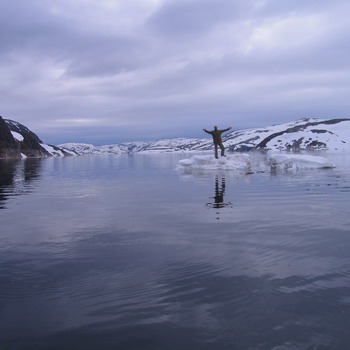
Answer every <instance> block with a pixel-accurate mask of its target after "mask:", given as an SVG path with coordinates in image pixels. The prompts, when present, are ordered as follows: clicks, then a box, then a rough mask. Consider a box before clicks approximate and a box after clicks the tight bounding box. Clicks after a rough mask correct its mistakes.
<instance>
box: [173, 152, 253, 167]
mask: <svg viewBox="0 0 350 350" xmlns="http://www.w3.org/2000/svg"><path fill="white" fill-rule="evenodd" d="M181 168H182V169H206V170H217V169H221V170H248V169H249V168H250V156H249V155H248V154H234V155H230V156H227V157H220V158H219V159H215V158H214V157H213V156H211V155H210V156H208V155H205V156H193V157H191V158H189V159H182V160H180V161H179V162H178V169H181Z"/></svg>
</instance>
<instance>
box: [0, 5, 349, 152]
mask: <svg viewBox="0 0 350 350" xmlns="http://www.w3.org/2000/svg"><path fill="white" fill-rule="evenodd" d="M349 13H350V1H348V0H332V1H326V0H51V1H50V0H30V1H28V0H1V1H0V62H1V64H0V107H1V108H0V115H1V116H2V117H3V118H8V119H13V120H16V121H18V122H20V123H22V124H24V125H26V126H27V127H29V128H30V129H31V130H32V131H34V132H35V133H37V134H38V135H39V136H40V137H41V138H42V139H43V141H44V142H46V143H51V144H60V143H63V142H87V143H93V144H96V145H99V144H108V143H118V142H124V141H137V140H154V139H158V138H166V137H207V136H208V135H206V134H204V133H203V132H202V128H208V129H211V128H212V126H213V125H216V124H217V125H218V126H219V127H222V128H224V127H228V126H232V127H233V128H234V129H245V128H250V127H261V126H268V125H271V124H276V123H283V122H286V121H291V120H295V119H299V118H303V117H330V118H331V117H350V112H349V111H350V21H349V20H348V16H349Z"/></svg>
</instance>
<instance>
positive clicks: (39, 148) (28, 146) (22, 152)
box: [0, 117, 72, 159]
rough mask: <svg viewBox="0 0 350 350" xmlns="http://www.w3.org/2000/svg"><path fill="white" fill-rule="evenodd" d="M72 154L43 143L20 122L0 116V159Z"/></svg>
mask: <svg viewBox="0 0 350 350" xmlns="http://www.w3.org/2000/svg"><path fill="white" fill-rule="evenodd" d="M17 136H18V137H17ZM56 155H58V156H66V155H72V152H68V151H66V150H64V149H61V148H59V147H56V146H51V145H45V144H44V143H43V141H41V139H40V138H39V137H38V136H37V135H36V134H34V133H33V132H32V131H30V130H29V129H28V128H27V127H26V126H24V125H23V124H21V123H18V122H15V121H13V120H10V119H3V118H2V117H0V159H6V158H23V156H25V157H28V158H45V157H51V156H56Z"/></svg>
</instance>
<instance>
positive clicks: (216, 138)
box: [203, 125, 232, 159]
mask: <svg viewBox="0 0 350 350" xmlns="http://www.w3.org/2000/svg"><path fill="white" fill-rule="evenodd" d="M231 129H232V128H231V127H229V128H227V129H222V130H219V129H218V127H217V126H216V125H215V126H214V130H212V131H208V130H207V129H203V131H204V132H206V133H207V134H210V135H211V136H213V142H214V147H215V158H216V159H218V158H219V156H218V147H220V149H221V157H224V156H225V148H224V145H223V144H222V139H221V134H222V133H223V132H225V131H228V130H231Z"/></svg>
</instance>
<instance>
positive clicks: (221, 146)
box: [214, 143, 225, 159]
mask: <svg viewBox="0 0 350 350" xmlns="http://www.w3.org/2000/svg"><path fill="white" fill-rule="evenodd" d="M214 146H215V158H216V159H218V158H219V156H218V146H219V147H220V149H221V157H223V156H224V155H225V148H224V145H223V144H222V143H215V144H214Z"/></svg>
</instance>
